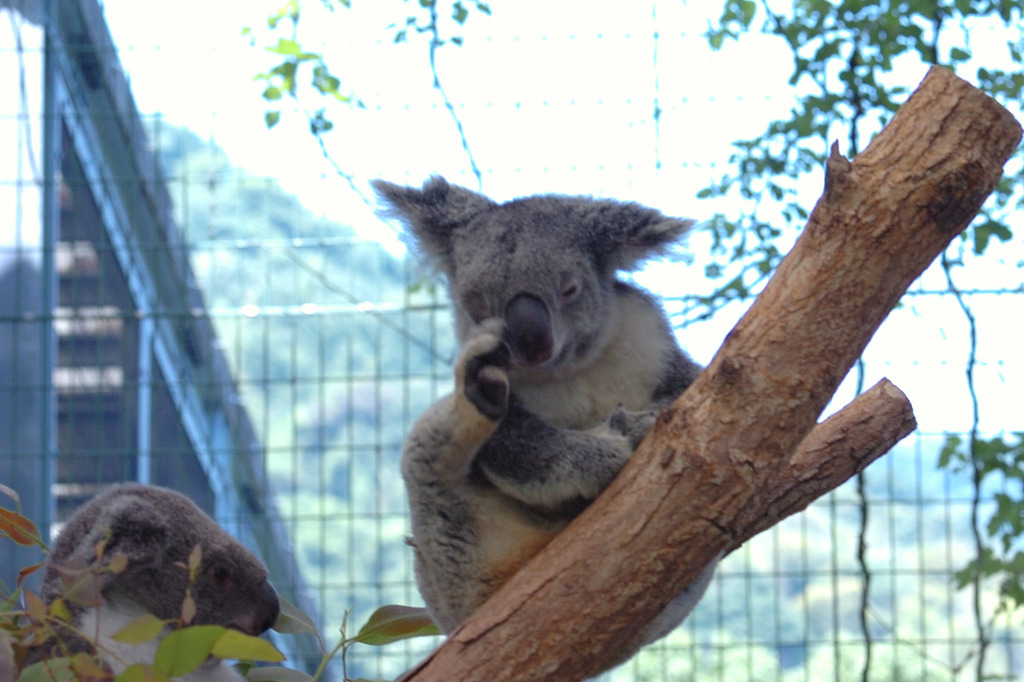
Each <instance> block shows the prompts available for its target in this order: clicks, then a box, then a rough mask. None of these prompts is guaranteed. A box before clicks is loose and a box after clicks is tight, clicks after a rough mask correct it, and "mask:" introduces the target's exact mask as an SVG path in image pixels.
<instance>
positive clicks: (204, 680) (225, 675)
mask: <svg viewBox="0 0 1024 682" xmlns="http://www.w3.org/2000/svg"><path fill="white" fill-rule="evenodd" d="M143 613H145V612H144V611H143V610H141V609H138V608H132V607H125V606H112V605H109V604H104V605H103V606H100V607H97V608H89V609H86V610H85V611H84V612H83V613H82V615H81V617H80V618H79V624H78V628H79V630H80V631H81V632H82V633H83V634H84V635H86V636H87V637H88V638H90V639H94V640H95V641H96V644H97V647H98V648H99V650H100V651H103V652H107V655H106V656H105V658H106V659H107V662H108V663H109V664H110V667H111V668H112V669H113V671H114V674H115V675H116V674H119V673H121V672H122V671H123V670H124V669H125V668H127V667H128V666H130V665H133V664H135V663H152V662H153V659H154V658H155V656H156V649H157V646H158V645H159V644H160V640H161V639H162V637H157V638H155V639H153V640H150V641H149V642H143V643H142V644H124V643H122V642H118V641H116V640H115V639H114V638H113V637H114V635H115V634H117V632H119V631H120V630H123V629H124V628H126V627H128V626H129V625H131V623H132V622H133V621H134V620H135V619H136V618H138V617H139V616H141V615H143ZM174 679H175V680H176V682H245V678H244V677H242V676H241V675H240V674H239V673H238V672H237V671H235V669H234V668H232V667H231V666H229V665H228V664H226V663H224V662H223V661H218V660H216V659H210V660H209V661H207V662H206V663H204V664H203V665H201V666H200V667H199V668H197V669H195V670H193V671H192V672H190V673H189V674H187V675H183V676H181V677H175V678H174Z"/></svg>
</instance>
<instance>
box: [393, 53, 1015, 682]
mask: <svg viewBox="0 0 1024 682" xmlns="http://www.w3.org/2000/svg"><path fill="white" fill-rule="evenodd" d="M1020 136H1021V130H1020V126H1019V124H1018V123H1017V122H1016V120H1014V118H1013V117H1012V116H1011V115H1010V114H1009V113H1008V112H1007V111H1006V110H1005V109H1003V108H1002V107H1000V106H999V105H998V104H996V103H995V102H994V101H993V100H991V99H990V98H988V97H987V96H985V95H984V94H982V93H980V92H979V91H978V90H976V89H974V88H973V87H971V86H970V85H968V84H967V83H965V82H964V81H962V80H960V79H959V78H957V77H956V76H954V75H953V74H952V73H951V72H949V71H947V70H945V69H941V68H932V69H931V71H929V73H928V75H927V77H926V78H925V79H924V81H923V82H922V83H921V85H920V86H919V87H918V89H917V90H916V91H915V93H914V94H913V95H912V96H911V98H910V99H909V100H908V101H907V102H906V103H905V104H904V105H903V107H902V108H901V109H900V110H899V112H897V114H896V115H895V117H894V118H893V119H892V121H891V122H890V123H889V125H887V126H886V127H885V128H884V129H883V130H882V131H881V132H880V133H879V135H878V136H877V137H876V138H875V140H874V141H873V142H872V143H871V145H870V146H869V147H868V148H867V149H866V150H865V151H864V152H863V153H862V154H861V155H860V156H859V157H857V158H856V159H855V160H854V161H853V162H852V163H851V162H849V161H847V160H846V159H844V158H843V157H842V156H840V155H839V154H838V152H837V151H836V148H835V147H834V146H833V149H832V156H831V158H830V159H829V161H828V164H827V168H826V176H825V192H824V194H823V196H822V197H821V199H819V201H818V204H817V206H816V207H815V208H814V211H813V212H812V214H811V217H810V220H809V222H808V224H807V227H806V229H805V230H804V233H803V234H802V235H801V237H800V239H799V240H798V242H797V244H796V245H795V246H794V247H793V250H792V251H791V252H790V254H789V255H787V256H786V258H785V259H784V260H783V262H782V263H781V264H780V266H779V269H778V271H777V272H776V274H775V276H774V277H773V278H772V281H771V282H770V283H769V284H768V286H767V287H766V289H765V291H764V292H763V293H762V294H761V295H760V296H759V297H758V299H757V300H756V301H755V302H754V304H753V306H752V307H751V308H750V310H749V312H748V313H747V314H746V315H745V316H744V317H743V319H742V320H740V322H739V323H738V324H737V325H736V327H735V328H734V329H733V330H732V331H731V332H730V333H729V335H728V336H727V337H726V339H725V342H724V343H723V344H722V347H721V349H720V350H719V351H718V353H717V354H716V356H715V358H714V359H713V360H712V362H711V364H710V365H709V366H708V368H707V369H706V370H705V371H704V372H703V373H702V374H701V376H700V377H699V378H698V379H697V381H696V382H694V384H693V385H692V386H691V387H690V388H689V389H688V390H687V391H686V393H684V394H683V396H682V397H680V398H679V400H677V401H676V402H675V403H674V404H673V405H672V406H671V407H670V408H668V409H667V410H666V411H665V412H664V413H663V414H662V415H661V417H660V418H659V420H658V422H657V424H656V426H655V428H654V429H652V433H651V434H650V435H649V436H648V437H647V439H646V440H645V441H644V442H643V443H642V444H641V445H640V447H639V448H638V450H637V452H636V454H635V455H634V456H633V458H632V459H631V461H630V462H629V464H628V465H627V466H626V468H625V469H624V470H623V471H622V473H621V474H620V475H619V476H618V478H616V480H615V481H614V482H613V483H612V485H611V486H610V487H609V488H608V490H606V491H605V492H604V493H603V494H602V495H601V497H600V498H598V500H597V501H595V502H594V504H592V505H591V506H590V507H589V508H588V509H587V510H586V511H585V512H584V513H583V514H582V515H581V516H580V517H579V518H578V519H576V521H575V522H574V523H573V524H571V525H570V526H569V528H567V529H566V530H565V531H564V532H563V533H561V534H560V535H559V536H557V537H556V538H555V539H554V540H553V541H552V542H551V543H550V544H549V545H548V546H547V547H546V548H544V550H542V551H541V552H540V554H538V555H537V556H536V557H535V558H534V559H533V561H531V562H530V563H529V564H528V565H527V566H526V567H525V568H523V569H522V570H521V571H520V572H519V573H517V574H516V575H515V576H513V578H512V579H511V580H510V581H509V582H508V583H507V584H506V585H505V586H504V587H503V588H502V589H501V590H500V591H499V592H498V593H497V594H495V595H494V597H492V598H491V599H490V600H489V601H488V602H487V603H486V604H484V605H483V606H482V607H481V608H480V609H479V610H478V611H477V612H476V613H475V614H474V615H473V616H471V617H470V618H469V619H467V621H466V622H465V623H464V624H463V625H462V626H460V627H459V628H458V629H457V630H455V631H454V632H453V633H452V634H451V636H450V637H449V638H448V640H447V641H446V642H445V643H444V644H443V645H442V646H441V647H440V648H439V649H438V650H437V651H436V652H434V654H432V655H431V656H430V657H429V658H428V659H426V660H425V661H424V662H423V663H421V664H420V666H418V667H417V668H416V669H414V670H413V671H410V673H408V675H407V677H406V679H408V680H417V681H420V682H422V681H425V680H445V681H448V680H460V681H462V682H469V681H471V680H486V681H487V682H494V681H497V680H557V681H559V682H564V681H566V680H578V679H583V678H585V677H590V676H593V675H595V674H597V673H599V672H601V671H602V670H604V669H606V668H607V667H609V665H611V664H613V663H614V662H615V661H616V660H617V659H618V658H619V657H620V656H621V654H622V652H623V651H624V649H625V648H626V647H628V642H629V640H630V636H631V633H632V632H634V631H635V630H636V624H637V623H644V622H646V621H648V620H649V619H650V618H652V617H653V616H654V615H655V614H657V613H658V612H659V611H660V610H661V609H662V608H663V607H664V606H665V605H666V604H667V603H668V601H669V600H670V599H671V598H672V597H673V596H674V595H675V594H677V593H678V592H679V591H680V589H682V587H683V586H684V585H686V584H687V583H689V582H691V581H692V580H694V579H695V578H696V576H697V575H698V574H699V573H700V571H701V570H702V568H703V567H704V566H706V565H708V563H709V562H711V561H713V560H714V559H715V557H716V556H719V555H720V554H722V553H724V552H728V551H731V550H733V549H735V548H736V547H738V546H739V545H740V544H742V543H743V542H744V541H746V540H747V539H748V538H750V537H752V536H753V535H754V534H756V533H758V532H760V531H762V530H764V529H766V528H768V527H770V526H772V525H774V524H775V523H777V522H778V521H780V520H782V519H783V518H785V517H786V516H788V515H790V514H792V513H795V512H797V511H799V510H801V509H803V508H805V507H806V506H807V505H808V504H810V502H811V501H813V500H814V499H816V498H817V497H819V496H820V495H822V494H824V493H825V492H827V491H829V490H832V489H834V488H835V487H837V486H838V485H840V484H841V483H842V482H843V481H845V480H847V479H848V478H849V477H851V476H852V475H854V474H855V473H856V472H858V471H860V470H861V469H863V468H864V467H865V466H866V465H867V464H868V463H870V462H871V461H873V460H874V459H875V458H877V457H879V456H880V455H881V454H883V453H884V452H885V451H886V450H887V449H888V448H889V447H891V446H892V445H893V444H894V443H895V442H896V441H898V440H899V439H900V438H902V437H903V436H904V435H906V434H907V433H909V432H910V430H912V429H913V428H914V421H913V416H912V414H911V412H910V407H909V403H907V401H906V398H905V397H904V396H903V395H902V393H900V392H899V391H898V389H895V387H894V386H892V384H889V383H888V382H882V383H880V384H879V385H878V386H876V387H875V388H873V389H872V390H871V391H869V392H867V393H865V394H864V395H862V396H861V397H859V398H858V399H857V400H855V401H854V402H853V403H851V405H849V406H848V407H847V408H845V409H844V410H842V411H841V412H840V413H839V414H837V415H835V416H833V417H832V418H831V419H829V420H826V421H825V422H823V423H822V424H820V425H817V426H816V425H815V422H816V420H817V419H818V417H819V415H820V414H821V411H822V410H823V409H824V407H825V405H826V404H827V403H828V401H829V400H830V399H831V397H832V395H833V393H834V391H835V389H836V388H837V386H838V385H839V382H840V381H841V380H842V378H843V377H844V376H845V375H846V373H847V372H848V371H849V369H850V367H851V366H852V364H853V363H854V362H855V360H856V358H857V357H858V356H859V355H860V354H861V352H862V351H863V349H864V347H865V345H866V344H867V342H868V340H869V339H870V338H871V336H872V334H874V332H875V330H876V329H877V327H878V325H879V324H881V322H882V320H883V319H884V318H885V316H886V315H888V313H889V311H890V310H892V308H893V307H894V306H895V305H896V303H897V301H898V300H899V299H900V297H901V296H902V295H903V293H904V292H905V291H906V289H907V287H908V286H909V285H910V284H911V282H913V280H914V279H916V278H917V277H918V276H919V275H920V273H921V272H922V271H923V270H924V269H925V268H926V267H927V266H928V264H929V263H931V262H932V260H933V259H934V258H935V257H936V256H937V255H938V254H939V253H941V251H942V250H943V249H944V248H945V247H946V246H947V245H948V243H949V242H950V241H951V240H952V239H953V238H954V237H955V236H956V235H958V234H959V233H960V232H961V231H962V230H963V229H964V228H965V227H966V226H967V224H968V223H969V222H970V220H971V219H972V218H973V217H974V215H975V214H976V213H977V212H978V210H979V209H980V207H981V204H982V202H983V201H984V199H985V198H986V197H987V196H988V195H989V193H990V192H991V191H992V189H993V188H994V187H995V185H996V183H997V182H998V180H999V178H1000V176H1001V174H1002V167H1003V164H1004V163H1005V162H1006V160H1007V159H1008V158H1009V156H1010V154H1011V153H1012V152H1013V150H1014V149H1015V148H1016V146H1017V144H1018V142H1019V140H1020ZM812 429H813V430H812ZM808 434H810V435H808Z"/></svg>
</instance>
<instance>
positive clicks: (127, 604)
mask: <svg viewBox="0 0 1024 682" xmlns="http://www.w3.org/2000/svg"><path fill="white" fill-rule="evenodd" d="M103 543H105V544H103ZM196 545H199V546H200V547H201V548H202V561H201V563H200V568H199V575H198V576H197V577H196V578H195V581H194V582H193V583H192V585H191V590H192V597H193V599H194V601H195V605H196V613H195V618H194V619H193V620H192V623H191V624H193V625H203V624H211V625H222V626H225V627H229V628H234V629H236V630H240V631H241V632H244V633H246V634H249V635H259V634H261V633H263V632H264V631H266V630H267V629H269V628H270V627H271V626H272V625H273V624H274V622H275V621H276V620H277V617H278V614H279V612H280V604H279V602H278V598H277V593H276V592H274V589H273V588H272V587H271V586H270V583H269V582H268V581H267V571H266V569H265V568H264V567H263V565H262V564H261V563H260V561H259V560H258V559H257V558H256V557H255V556H254V555H253V554H252V553H251V552H250V551H249V550H248V549H246V548H245V547H243V546H242V545H241V544H240V543H239V542H238V541H237V540H235V539H234V538H232V537H231V536H230V535H228V533H227V532H226V531H224V529H222V528H221V527H220V526H218V525H217V524H216V523H215V522H214V521H213V520H212V519H211V518H210V517H208V516H207V515H206V514H204V513H203V512H202V511H201V510H200V509H199V507H197V506H196V505H195V504H194V503H193V502H192V501H191V500H189V499H188V498H187V497H185V496H184V495H181V494H180V493H177V492H174V491H173V490H168V489H166V488H160V487H156V486H149V485H141V484H135V483H125V484H118V485H116V486H113V487H111V488H109V489H107V490H106V491H104V492H103V493H101V494H99V495H97V496H96V497H95V498H93V499H92V500H90V501H89V502H88V503H86V504H85V505H84V506H82V507H81V508H79V509H78V510H77V511H76V512H75V513H74V515H72V517H71V518H70V519H69V520H68V522H67V523H66V524H65V525H64V527H63V528H62V530H61V532H60V534H59V536H58V537H57V540H56V542H55V543H54V545H53V549H52V553H51V554H50V556H49V557H48V558H47V560H46V563H45V566H44V572H43V583H42V588H41V592H40V596H41V598H42V600H43V602H45V603H46V604H50V603H52V602H53V601H54V600H55V599H57V598H58V597H61V596H64V595H65V591H66V589H67V587H68V583H69V582H73V579H72V577H73V576H75V575H82V574H83V573H86V572H88V571H89V569H93V571H92V574H94V575H95V576H96V582H97V584H96V587H97V588H98V592H99V596H100V599H99V600H87V601H86V603H92V601H95V602H96V603H97V604H98V605H96V606H83V605H81V603H75V600H71V599H69V600H67V604H66V605H67V608H68V610H69V611H70V613H71V616H72V624H73V625H74V628H75V631H72V630H70V629H63V630H62V631H61V632H60V633H59V637H57V638H56V639H57V641H54V640H53V638H51V640H49V641H47V642H46V643H45V645H44V647H40V649H41V650H40V649H37V650H34V651H33V652H32V654H31V655H30V656H29V662H33V659H37V660H38V659H41V658H48V657H53V656H65V655H68V654H70V653H75V652H79V651H87V652H91V651H93V650H97V651H99V653H100V656H101V658H103V659H104V660H105V661H106V662H107V663H108V664H109V666H110V668H111V669H112V671H113V672H114V673H115V674H117V673H119V672H120V671H121V670H123V669H124V668H125V667H127V666H128V665H131V664H133V663H152V662H153V656H154V654H155V651H156V646H157V644H158V640H159V638H158V640H156V641H153V642H149V643H146V644H138V645H129V644H122V643H119V642H116V641H114V640H113V639H112V635H113V634H114V633H116V632H117V631H118V630H120V629H122V628H124V627H125V626H127V625H128V624H130V623H131V622H132V621H133V620H135V619H136V618H137V617H138V616H140V615H142V614H144V613H151V614H153V615H155V616H156V617H158V618H160V619H163V620H168V621H171V620H175V619H177V618H178V617H179V616H180V614H181V609H182V603H183V601H184V599H185V595H186V592H187V591H188V589H189V571H188V568H187V564H188V558H189V554H190V553H191V552H192V549H193V548H194V547H195V546H196ZM98 546H102V548H103V549H102V555H101V556H102V558H99V557H98V556H97V547H98ZM118 555H123V556H124V558H125V560H126V566H125V568H124V570H123V571H120V572H104V571H103V570H95V569H102V568H103V567H104V566H107V565H109V564H110V562H111V561H112V560H114V558H115V557H117V556H118ZM90 579H91V578H90ZM79 601H80V600H79ZM76 631H77V632H79V633H82V634H83V635H85V636H87V637H88V638H89V639H88V640H87V639H85V638H83V637H82V636H80V635H78V634H76ZM90 640H92V641H90ZM93 642H95V643H96V644H95V645H94V644H93ZM175 679H178V680H182V681H183V682H235V681H240V680H243V679H244V678H243V677H242V676H241V675H239V674H238V673H237V672H235V670H234V669H233V668H232V667H230V666H228V665H227V664H225V663H223V662H221V661H219V660H217V659H213V658H211V659H210V660H209V661H207V662H206V663H204V664H203V665H202V666H201V667H200V668H198V669H197V670H195V671H193V672H191V673H189V674H188V675H185V676H183V677H180V678H175Z"/></svg>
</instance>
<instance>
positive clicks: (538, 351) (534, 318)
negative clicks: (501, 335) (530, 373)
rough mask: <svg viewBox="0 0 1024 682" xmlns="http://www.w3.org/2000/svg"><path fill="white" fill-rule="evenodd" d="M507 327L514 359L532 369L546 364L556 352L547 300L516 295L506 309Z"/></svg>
mask: <svg viewBox="0 0 1024 682" xmlns="http://www.w3.org/2000/svg"><path fill="white" fill-rule="evenodd" d="M505 328H506V330H507V335H508V339H507V341H508V343H509V345H510V346H512V353H513V356H514V357H516V358H519V359H521V361H522V362H524V363H525V364H527V365H529V366H536V365H539V364H541V363H543V362H545V361H547V360H548V359H549V358H550V357H551V355H552V353H553V352H554V346H555V335H554V332H553V331H552V329H551V315H550V314H549V313H548V307H547V306H546V305H544V301H542V300H540V299H539V298H537V297H536V296H534V295H532V294H517V295H516V296H515V297H513V299H512V300H511V301H509V303H508V305H507V306H506V307H505Z"/></svg>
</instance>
